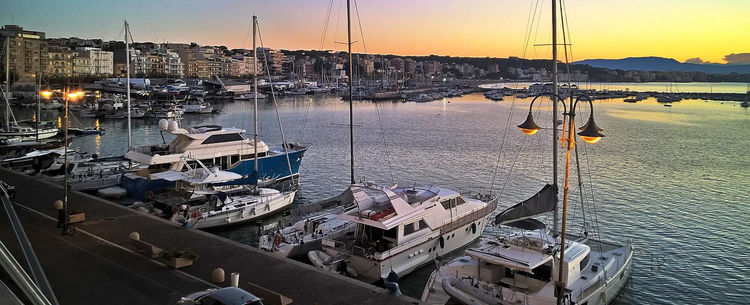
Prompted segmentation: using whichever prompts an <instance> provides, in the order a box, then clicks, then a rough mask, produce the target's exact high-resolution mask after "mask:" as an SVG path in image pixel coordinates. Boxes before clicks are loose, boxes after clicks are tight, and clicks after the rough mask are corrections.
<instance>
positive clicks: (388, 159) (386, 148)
mask: <svg viewBox="0 0 750 305" xmlns="http://www.w3.org/2000/svg"><path fill="white" fill-rule="evenodd" d="M354 3H357V2H356V1H355V2H354ZM350 102H351V101H350ZM374 104H375V111H377V113H378V123H379V124H380V136H381V137H383V147H384V148H385V161H386V163H387V164H388V173H389V174H391V184H392V185H396V180H395V179H393V169H392V168H391V158H390V156H389V155H388V142H387V141H386V140H385V133H384V132H383V119H382V118H381V117H380V107H379V106H378V103H374Z"/></svg>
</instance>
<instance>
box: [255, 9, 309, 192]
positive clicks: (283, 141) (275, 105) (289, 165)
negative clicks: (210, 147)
mask: <svg viewBox="0 0 750 305" xmlns="http://www.w3.org/2000/svg"><path fill="white" fill-rule="evenodd" d="M255 25H256V26H257V28H258V39H259V40H260V47H261V48H264V49H265V47H264V45H263V35H261V33H260V24H258V20H257V19H256V20H255ZM263 59H264V60H265V63H266V67H268V56H263ZM257 73H258V71H255V74H256V77H257ZM266 73H267V74H268V80H269V81H270V80H271V70H270V69H268V68H266ZM271 96H272V97H273V108H274V109H275V110H276V119H277V120H278V121H279V131H280V132H281V147H282V148H284V156H285V157H286V165H287V168H288V169H289V176H291V178H292V183H294V182H295V179H294V172H293V171H292V162H291V161H290V160H289V144H287V142H286V136H285V135H284V127H283V126H282V124H281V115H279V104H278V103H277V102H276V94H275V93H274V91H273V84H271ZM256 176H257V173H256ZM296 182H297V183H298V184H299V181H296Z"/></svg>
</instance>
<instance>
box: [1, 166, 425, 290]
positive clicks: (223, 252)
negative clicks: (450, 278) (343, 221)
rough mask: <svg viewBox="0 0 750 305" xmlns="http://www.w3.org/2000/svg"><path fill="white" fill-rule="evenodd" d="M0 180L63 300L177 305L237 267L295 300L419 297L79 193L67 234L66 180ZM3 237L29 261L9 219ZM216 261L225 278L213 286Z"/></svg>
mask: <svg viewBox="0 0 750 305" xmlns="http://www.w3.org/2000/svg"><path fill="white" fill-rule="evenodd" d="M0 180H3V181H5V182H6V183H8V184H10V185H13V186H15V188H16V194H17V195H16V199H15V201H16V204H15V205H14V208H15V210H16V213H17V214H18V215H19V218H20V220H21V222H22V224H23V226H24V229H25V230H26V233H27V235H28V237H29V240H30V241H31V244H32V246H33V248H34V250H35V252H36V254H37V257H38V258H39V261H40V262H41V265H42V268H43V269H44V271H45V273H46V275H47V277H48V279H49V281H50V284H51V285H52V287H54V291H55V294H56V297H57V299H58V300H59V301H60V303H61V304H102V303H106V304H175V303H176V302H177V301H178V300H179V299H180V297H182V296H185V295H187V294H189V293H192V292H196V291H201V290H205V289H208V288H217V287H226V286H229V282H230V281H229V274H230V273H232V272H238V273H239V274H240V280H239V287H240V288H243V289H245V290H248V291H253V290H256V289H257V288H256V287H257V286H260V287H263V288H264V289H266V290H270V291H271V292H275V293H278V294H280V295H283V296H284V297H286V298H289V299H291V300H292V304H417V303H418V301H417V300H415V299H412V298H409V297H405V296H402V297H393V296H390V295H388V293H387V292H386V290H385V289H382V288H379V287H375V286H372V285H369V284H365V283H362V282H359V281H356V280H353V279H349V278H347V277H344V276H341V275H338V274H334V273H327V272H324V271H321V270H318V269H316V268H315V267H312V266H308V265H305V264H303V263H301V262H297V261H293V260H288V259H282V258H278V257H275V256H272V255H270V254H267V253H265V252H263V251H261V250H258V249H256V248H254V247H251V246H248V245H245V244H241V243H238V242H235V241H231V240H228V239H225V238H222V237H219V236H215V235H213V234H209V233H206V232H202V231H197V230H189V229H184V228H181V227H178V226H176V225H174V224H171V223H169V222H168V221H166V220H163V219H160V218H157V217H153V216H150V215H145V214H142V213H140V212H138V211H135V210H132V209H129V208H126V207H123V206H120V205H118V204H116V203H113V202H110V201H107V200H104V199H101V198H98V197H94V196H91V195H88V194H85V193H80V192H74V191H73V192H70V193H69V199H68V201H69V210H80V211H82V212H85V214H86V221H84V222H81V223H76V224H75V225H76V233H75V235H73V236H63V235H61V233H60V229H59V228H57V227H56V224H57V211H56V210H54V209H53V204H52V203H53V202H54V201H55V200H58V199H61V198H62V195H63V188H62V186H60V185H56V184H54V183H50V182H47V181H43V180H41V179H37V178H35V177H31V176H26V175H24V174H20V173H16V172H13V171H10V170H7V169H0ZM131 232H138V233H139V234H140V240H142V241H145V242H147V243H150V244H153V245H155V246H158V247H159V248H162V249H164V250H165V251H174V250H184V249H189V250H191V251H192V252H194V253H196V254H198V255H199V256H200V257H199V258H198V259H197V260H196V262H195V263H194V264H193V265H192V266H188V267H184V268H180V269H170V268H169V267H167V266H166V265H165V264H164V260H163V259H161V258H151V257H147V256H145V255H142V254H139V253H136V252H135V248H134V247H133V245H132V244H131V242H130V240H129V234H130V233H131ZM0 240H2V242H3V243H4V244H5V245H6V246H7V247H8V248H9V249H10V251H11V252H12V253H13V254H14V256H15V257H16V259H17V260H18V261H19V263H20V264H21V265H23V266H26V262H25V261H24V260H23V255H22V254H21V252H20V247H19V245H18V242H17V241H16V240H15V236H14V235H13V233H12V230H11V228H10V225H9V222H8V220H7V218H6V217H3V218H2V219H0ZM217 267H220V268H223V270H224V271H225V273H226V281H224V282H223V283H219V284H214V283H212V282H211V274H212V271H213V270H214V269H215V268H217ZM271 304H273V303H271Z"/></svg>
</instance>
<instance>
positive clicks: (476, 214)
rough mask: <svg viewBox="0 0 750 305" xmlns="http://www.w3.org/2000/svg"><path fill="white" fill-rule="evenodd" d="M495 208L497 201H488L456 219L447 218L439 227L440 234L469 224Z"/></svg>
mask: <svg viewBox="0 0 750 305" xmlns="http://www.w3.org/2000/svg"><path fill="white" fill-rule="evenodd" d="M496 208H497V203H496V202H495V201H490V202H488V203H487V206H486V207H484V208H481V209H479V210H476V211H473V212H471V213H469V215H466V216H463V217H461V218H459V219H458V221H452V220H448V221H447V223H446V224H443V225H442V226H441V227H440V235H445V234H447V233H448V232H452V231H453V230H456V229H458V228H460V227H463V226H465V225H467V224H470V223H472V222H474V221H476V220H478V219H480V218H482V217H485V216H487V215H490V214H492V212H494V211H495V209H496Z"/></svg>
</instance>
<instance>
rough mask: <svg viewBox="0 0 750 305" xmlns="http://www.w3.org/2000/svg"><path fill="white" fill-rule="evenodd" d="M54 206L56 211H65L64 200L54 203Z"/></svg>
mask: <svg viewBox="0 0 750 305" xmlns="http://www.w3.org/2000/svg"><path fill="white" fill-rule="evenodd" d="M53 206H54V207H55V210H62V209H63V202H62V200H55V203H53Z"/></svg>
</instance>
